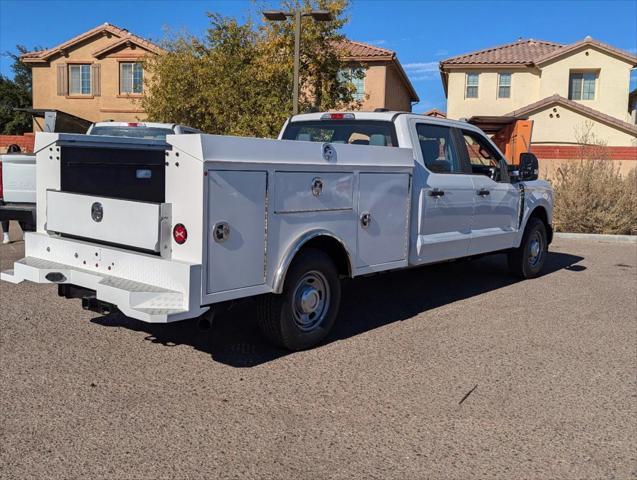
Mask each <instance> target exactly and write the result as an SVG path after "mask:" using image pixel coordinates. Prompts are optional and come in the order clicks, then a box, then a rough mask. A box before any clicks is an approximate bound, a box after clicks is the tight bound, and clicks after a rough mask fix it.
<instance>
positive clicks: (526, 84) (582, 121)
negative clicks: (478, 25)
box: [440, 37, 637, 159]
mask: <svg viewBox="0 0 637 480" xmlns="http://www.w3.org/2000/svg"><path fill="white" fill-rule="evenodd" d="M635 66H637V57H635V56H634V55H631V54H629V53H627V52H624V51H622V50H619V49H617V48H615V47H612V46H610V45H607V44H604V43H602V42H599V41H597V40H593V39H592V38H590V37H586V38H585V39H584V40H581V41H579V42H575V43H573V44H570V45H562V44H558V43H553V42H544V41H540V40H532V39H531V40H522V39H520V40H518V41H517V42H514V43H510V44H508V45H502V46H498V47H494V48H489V49H485V50H480V51H477V52H472V53H467V54H464V55H459V56H456V57H453V58H448V59H446V60H444V61H442V62H441V63H440V73H441V76H442V83H443V86H444V90H445V94H446V96H447V116H448V117H449V118H452V119H459V118H470V117H473V116H524V117H528V118H529V119H531V120H533V122H534V124H533V136H532V139H533V140H532V141H533V145H534V146H538V147H539V146H545V147H551V146H556V145H562V146H564V145H566V146H568V145H575V144H577V142H578V140H579V139H580V138H581V136H582V132H583V131H585V130H587V129H589V128H590V133H592V134H593V135H594V136H595V137H596V138H597V139H601V140H603V141H605V142H607V145H608V146H610V147H617V148H620V147H621V148H624V147H634V146H637V126H636V125H635V122H634V120H633V119H632V118H631V114H630V104H629V83H630V72H631V69H633V68H634V67H635ZM562 151H564V149H562ZM617 151H618V152H629V153H628V154H627V155H629V156H630V155H633V156H635V154H634V151H635V150H634V149H629V150H621V149H620V150H617ZM630 152H633V153H630ZM622 155H624V154H622ZM620 156H621V155H620ZM627 159H630V158H627Z"/></svg>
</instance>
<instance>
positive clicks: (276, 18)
mask: <svg viewBox="0 0 637 480" xmlns="http://www.w3.org/2000/svg"><path fill="white" fill-rule="evenodd" d="M263 16H264V17H265V19H266V20H268V21H270V22H280V21H283V20H285V19H286V18H288V17H294V80H293V82H294V85H293V86H292V114H293V115H296V114H298V113H299V83H300V72H299V70H300V63H301V18H302V17H312V18H313V19H314V20H315V21H317V22H329V21H330V20H332V14H331V13H330V12H329V11H327V10H316V11H312V12H306V13H302V12H301V10H296V11H294V12H282V11H267V12H263Z"/></svg>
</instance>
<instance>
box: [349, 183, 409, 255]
mask: <svg viewBox="0 0 637 480" xmlns="http://www.w3.org/2000/svg"><path fill="white" fill-rule="evenodd" d="M408 208H409V175H408V174H406V173H361V174H360V179H359V201H358V255H357V267H366V266H374V265H381V264H385V263H391V262H398V261H404V260H406V258H407V235H408V231H407V219H408V215H409V212H408V211H407V210H408Z"/></svg>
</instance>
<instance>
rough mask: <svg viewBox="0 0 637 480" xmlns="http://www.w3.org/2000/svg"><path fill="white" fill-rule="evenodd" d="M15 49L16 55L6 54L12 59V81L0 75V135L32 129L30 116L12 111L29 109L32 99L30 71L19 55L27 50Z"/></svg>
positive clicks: (22, 47) (19, 133) (22, 48)
mask: <svg viewBox="0 0 637 480" xmlns="http://www.w3.org/2000/svg"><path fill="white" fill-rule="evenodd" d="M16 49H17V50H18V52H19V53H18V54H13V53H7V54H6V55H8V56H10V57H11V58H12V59H13V64H12V65H11V70H12V71H13V75H14V77H13V80H11V79H9V78H7V77H5V76H4V75H0V133H2V134H5V135H22V134H23V133H24V132H30V131H31V129H32V124H31V116H30V115H29V114H28V113H25V112H16V111H15V110H14V108H30V107H31V98H32V97H31V95H32V80H31V69H30V68H29V67H27V66H26V65H25V64H23V63H22V62H21V61H20V55H21V54H23V53H26V52H27V49H26V48H25V47H24V46H23V45H17V46H16Z"/></svg>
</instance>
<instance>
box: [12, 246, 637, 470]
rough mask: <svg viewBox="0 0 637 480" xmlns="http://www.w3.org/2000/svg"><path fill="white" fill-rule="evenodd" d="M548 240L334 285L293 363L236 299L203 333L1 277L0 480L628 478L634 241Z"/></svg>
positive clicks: (634, 410) (635, 442)
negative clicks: (529, 268) (542, 246)
mask: <svg viewBox="0 0 637 480" xmlns="http://www.w3.org/2000/svg"><path fill="white" fill-rule="evenodd" d="M551 250H552V253H551V254H550V257H549V258H548V265H547V268H546V274H545V275H544V276H542V277H541V278H538V279H535V280H530V281H525V282H518V281H516V280H515V279H513V278H512V277H510V276H509V275H508V274H507V273H506V269H505V264H504V261H503V258H502V257H501V256H494V257H488V258H484V259H481V260H478V261H473V262H460V263H455V264H445V265H438V266H433V267H426V268H420V269H416V270H411V271H404V272H397V273H390V274H385V275H379V276H375V277H369V278H365V279H359V280H354V281H348V282H346V284H345V288H344V304H343V308H342V313H341V315H340V317H339V320H338V326H337V328H336V331H335V332H334V333H333V335H332V336H331V337H330V339H329V341H328V342H327V343H326V344H325V345H323V346H321V347H319V348H316V349H314V350H310V351H305V352H299V353H293V354H289V353H287V352H285V351H281V350H277V349H274V348H271V347H269V346H268V345H267V344H266V343H264V341H263V340H262V339H261V337H260V336H259V333H258V331H257V327H256V324H255V314H254V305H253V304H252V303H250V302H247V303H244V304H241V305H237V306H236V307H234V308H233V309H232V310H230V311H229V312H227V313H225V314H223V315H220V316H219V317H218V318H217V320H216V323H215V325H214V326H213V328H212V329H211V330H210V331H208V332H203V333H202V332H200V331H199V330H197V328H196V327H195V326H194V325H193V324H192V323H186V324H173V325H164V326H158V325H148V324H144V323H141V322H138V321H136V320H131V319H128V318H125V317H123V316H121V315H117V314H113V315H110V316H107V317H99V316H96V314H94V313H91V312H86V311H83V310H82V309H81V306H80V301H79V300H64V299H61V298H59V297H57V295H56V288H55V286H53V285H34V284H29V283H23V284H20V285H10V284H7V283H0V305H1V311H0V349H1V350H0V387H1V388H0V415H1V417H0V418H1V424H0V477H2V478H38V479H42V478H92V479H101V478H105V479H106V478H107V479H128V478H130V479H142V478H143V479H146V478H147V479H156V478H292V479H301V478H303V479H304V478H308V479H320V478H335V479H352V478H378V479H392V478H396V479H416V478H418V479H420V478H434V479H463V480H464V479H470V478H480V479H484V478H507V479H508V478H511V479H522V478H524V479H542V478H546V479H549V478H550V479H553V478H561V479H584V478H590V479H600V478H609V479H610V478H616V479H626V478H635V477H636V475H637V473H636V469H635V465H636V464H637V459H636V452H637V386H636V375H635V372H636V367H637V357H636V345H637V321H636V317H637V306H636V300H635V298H636V291H637V288H636V287H637V269H636V265H637V247H636V246H635V245H634V244H633V245H630V244H610V243H597V242H586V241H580V240H561V239H558V240H556V241H555V243H554V244H553V245H552V246H551ZM22 254H23V244H22V243H21V242H19V243H14V244H10V245H8V246H0V264H1V266H2V268H3V269H6V268H9V267H10V266H11V263H12V261H13V260H15V259H17V258H20V257H21V256H22Z"/></svg>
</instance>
